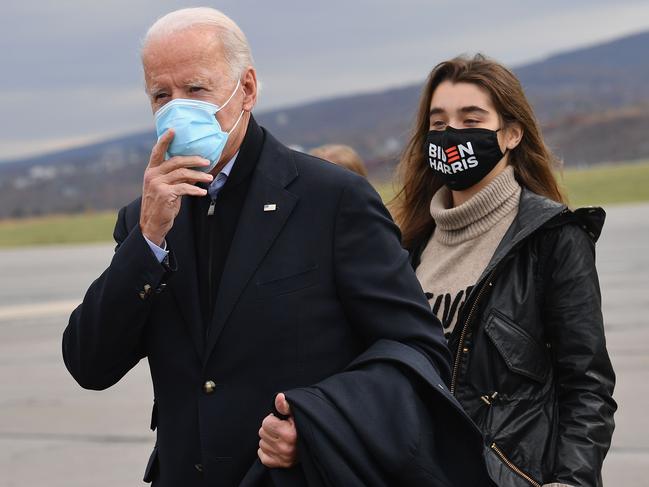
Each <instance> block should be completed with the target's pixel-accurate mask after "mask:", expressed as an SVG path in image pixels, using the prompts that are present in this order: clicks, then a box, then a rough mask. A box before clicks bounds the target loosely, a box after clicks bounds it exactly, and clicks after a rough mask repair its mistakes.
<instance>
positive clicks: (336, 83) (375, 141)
mask: <svg viewBox="0 0 649 487" xmlns="http://www.w3.org/2000/svg"><path fill="white" fill-rule="evenodd" d="M207 4H209V5H210V6H214V7H216V8H219V9H221V10H223V11H224V12H225V13H227V14H228V15H230V16H231V17H232V18H233V19H234V20H235V21H237V22H238V23H239V24H240V26H241V27H242V29H243V30H244V31H245V32H246V34H247V35H248V38H249V41H250V44H251V46H252V50H253V55H254V56H255V60H256V64H257V69H258V73H259V75H260V78H261V80H262V83H263V90H262V93H261V98H260V103H259V105H258V109H257V110H256V111H255V116H256V117H257V119H258V121H259V122H260V123H261V124H262V125H263V126H265V127H266V128H268V129H269V130H270V131H271V132H272V133H273V134H274V135H275V136H277V137H278V138H279V139H280V140H282V141H283V142H285V143H287V144H290V145H292V146H294V147H297V148H300V149H302V150H304V151H309V150H311V149H312V148H314V147H316V146H319V145H321V144H331V143H334V144H348V145H350V146H352V147H353V148H355V149H356V150H357V151H358V152H359V154H360V155H361V157H362V158H363V159H364V161H365V162H366V165H367V169H368V172H369V178H370V180H371V181H372V182H373V183H374V184H375V186H376V187H377V189H378V190H379V191H380V192H381V194H382V195H383V196H384V198H385V199H386V201H387V200H389V198H390V196H391V195H392V194H393V191H394V186H393V172H394V168H395V165H396V162H397V161H398V156H399V152H400V150H401V148H402V146H403V143H404V141H405V140H406V138H407V136H408V130H409V128H410V124H411V123H412V121H413V119H414V113H415V110H416V105H417V99H418V96H419V91H420V87H421V85H422V82H423V78H424V76H425V75H426V74H427V73H428V72H429V71H430V69H431V68H432V67H433V66H434V65H435V64H436V63H438V62H439V61H442V60H444V59H447V58H450V57H453V56H455V55H458V54H461V53H475V52H483V53H485V54H487V55H489V56H491V57H494V58H496V59H498V60H500V61H503V62H505V63H507V64H508V65H509V66H512V67H513V68H514V70H515V72H516V74H517V75H518V76H519V77H520V79H521V81H522V83H523V85H524V88H525V89H526V92H527V94H528V96H529V98H530V99H531V101H532V102H533V104H534V107H535V110H536V113H537V115H538V117H539V119H540V122H541V124H542V126H543V129H544V134H545V136H546V139H547V141H548V143H549V145H550V146H551V147H552V148H553V150H554V151H555V152H556V153H557V154H558V155H559V156H560V157H561V158H562V159H563V160H564V163H565V169H564V171H563V174H562V175H561V177H562V180H563V184H564V185H565V186H566V188H567V190H568V194H569V195H570V198H571V202H572V203H573V205H575V206H580V205H584V204H595V205H602V206H604V207H605V208H606V209H607V211H608V214H609V216H608V221H607V224H606V225H605V227H604V232H603V235H602V239H601V241H600V243H599V244H598V266H599V270H600V277H601V285H602V292H603V298H604V315H605V321H606V327H607V336H608V340H609V350H610V352H611V355H612V359H613V363H614V366H615V368H616V371H617V374H618V387H617V390H616V394H615V396H616V399H617V401H618V403H619V405H620V409H619V412H618V415H617V423H618V428H617V431H616V433H615V435H614V441H613V447H612V450H611V452H610V454H609V457H608V459H607V461H606V463H605V480H606V484H607V485H624V486H625V487H640V486H646V485H647V480H646V479H647V478H649V419H647V415H646V411H647V410H649V382H647V377H648V375H647V374H648V373H649V351H648V350H647V345H648V344H649V318H647V316H649V255H648V253H647V250H648V249H649V2H647V1H632V0H620V1H613V0H575V1H573V2H562V1H559V0H548V1H546V2H516V1H514V0H502V1H498V2H478V1H477V0H474V1H466V0H455V1H450V0H448V1H447V0H439V1H435V2H430V1H427V0H402V1H398V2H397V1H385V0H376V1H368V0H359V1H357V2H348V1H347V2H345V1H341V0H330V1H328V2H299V1H297V0H291V1H289V0H276V1H273V2H254V1H250V0H243V1H242V0H238V1H234V0H222V1H219V2H207ZM193 5H195V4H194V2H189V1H181V0H177V1H172V0H162V1H161V0H158V1H154V0H129V1H126V0H111V1H109V2H83V1H81V0H58V1H54V0H40V1H39V0H23V1H21V2H17V1H15V2H14V1H10V2H8V4H3V13H2V18H0V66H2V70H1V72H2V75H1V76H0V104H1V106H2V110H1V113H2V116H1V117H0V487H9V486H28V485H47V486H52V487H57V486H61V487H76V486H79V487H81V486H83V487H89V486H97V487H103V486H115V485H119V486H122V485H139V482H140V479H141V474H142V473H143V470H144V465H145V463H146V459H147V458H148V453H149V451H150V449H151V446H152V444H153V441H154V436H153V434H152V433H151V432H150V431H148V424H149V418H148V415H149V413H150V406H151V401H152V392H151V384H150V380H149V378H148V371H147V367H146V363H144V362H143V363H141V364H140V365H138V366H137V367H136V368H135V369H134V370H133V371H132V372H131V373H130V374H129V375H128V376H127V377H126V378H125V379H124V380H123V381H122V382H121V383H119V384H118V385H117V386H115V387H114V388H112V389H111V390H109V391H104V392H101V393H98V392H89V391H83V390H81V389H80V388H79V387H78V386H77V385H76V384H75V383H74V382H73V380H72V378H71V377H70V376H69V375H68V374H67V371H66V370H65V367H64V365H63V362H62V359H61V353H60V337H61V333H62V331H63V329H64V327H65V325H66V324H67V316H68V315H69V313H70V311H71V310H72V309H73V307H74V306H76V305H77V304H78V303H79V302H80V301H81V299H82V297H83V292H84V291H85V289H86V288H87V286H88V285H89V284H90V282H91V281H92V280H93V279H94V278H95V277H96V276H98V275H99V273H100V272H101V271H102V270H103V269H104V268H105V267H106V266H107V265H108V263H109V261H110V257H111V253H112V244H111V243H110V240H111V235H112V227H113V224H114V221H115V215H116V210H117V209H118V208H119V207H121V206H123V205H125V204H126V203H128V202H129V201H130V200H132V199H133V198H135V197H137V196H138V194H139V192H140V188H141V176H142V172H143V170H144V167H145V166H146V163H147V161H148V155H149V151H150V149H151V146H152V144H153V143H154V139H155V136H154V130H153V123H152V115H151V113H150V108H149V105H148V101H147V98H146V95H145V93H144V90H143V81H142V73H141V68H140V66H139V52H138V49H139V42H140V39H141V37H142V36H143V34H144V32H145V31H146V29H147V27H148V26H149V25H150V24H151V23H152V22H153V21H154V20H155V19H156V18H157V17H159V16H160V15H162V14H164V13H166V12H168V11H171V10H174V9H176V8H182V7H186V6H193ZM43 244H50V245H47V246H45V245H43Z"/></svg>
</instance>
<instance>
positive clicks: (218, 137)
mask: <svg viewBox="0 0 649 487" xmlns="http://www.w3.org/2000/svg"><path fill="white" fill-rule="evenodd" d="M239 85H240V81H237V86H236V88H235V89H234V91H233V92H232V94H231V95H230V98H228V99H227V101H226V102H225V103H224V104H223V105H221V106H218V105H214V104H213V103H208V102H206V101H200V100H191V99H184V98H176V99H175V100H172V101H170V102H169V103H167V104H166V105H164V106H163V107H162V108H160V109H159V110H158V111H157V112H156V113H155V128H156V133H157V135H158V139H160V137H161V136H162V134H164V133H165V132H166V131H167V130H169V129H174V138H173V140H172V141H171V144H170V145H169V149H168V150H167V157H166V158H167V159H169V158H170V157H175V156H199V157H203V158H204V159H207V160H209V161H210V165H209V166H205V167H197V168H195V169H198V170H200V171H204V172H210V171H211V170H212V169H214V166H216V164H217V163H218V162H219V159H220V158H221V153H222V152H223V148H224V147H225V144H226V142H227V141H228V136H229V135H230V134H231V133H232V132H233V131H234V129H235V128H236V127H237V125H238V124H239V121H240V120H241V117H242V116H243V110H241V113H240V114H239V118H238V119H237V121H236V123H235V124H234V126H233V127H232V128H231V129H230V131H229V132H224V131H223V130H222V129H221V125H220V124H219V121H218V120H217V119H216V113H217V112H218V111H219V110H222V109H223V108H225V107H226V105H227V104H228V103H230V100H232V97H233V96H234V95H235V93H236V92H237V90H238V89H239Z"/></svg>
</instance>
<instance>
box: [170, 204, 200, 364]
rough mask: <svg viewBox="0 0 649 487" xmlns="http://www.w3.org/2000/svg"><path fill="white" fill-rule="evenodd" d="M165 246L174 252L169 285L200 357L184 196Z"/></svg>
mask: <svg viewBox="0 0 649 487" xmlns="http://www.w3.org/2000/svg"><path fill="white" fill-rule="evenodd" d="M167 245H168V246H169V248H170V249H172V250H173V252H174V257H175V259H176V264H177V266H178V270H177V271H176V272H175V273H174V275H173V277H172V278H173V285H172V286H170V288H171V290H172V292H173V295H174V297H175V298H176V302H177V304H178V307H179V308H180V311H181V313H182V316H183V318H184V319H185V325H186V326H187V330H188V332H189V334H190V335H191V338H192V342H193V343H194V347H195V348H196V352H197V353H198V355H199V357H200V358H201V360H202V359H203V347H204V340H203V324H202V321H201V316H200V309H201V308H200V301H199V296H198V277H197V274H196V247H195V245H194V229H193V227H192V219H191V202H190V201H189V198H188V197H186V196H184V197H183V201H182V203H181V207H180V212H179V213H178V216H177V217H176V220H175V221H174V226H173V227H172V229H171V231H170V232H169V234H168V235H167Z"/></svg>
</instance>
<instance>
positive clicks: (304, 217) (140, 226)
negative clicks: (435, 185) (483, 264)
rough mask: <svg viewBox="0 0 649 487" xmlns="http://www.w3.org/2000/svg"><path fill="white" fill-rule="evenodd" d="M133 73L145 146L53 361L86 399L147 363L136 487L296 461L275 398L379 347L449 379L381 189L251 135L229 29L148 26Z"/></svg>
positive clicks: (248, 104)
mask: <svg viewBox="0 0 649 487" xmlns="http://www.w3.org/2000/svg"><path fill="white" fill-rule="evenodd" d="M142 63H143V67H144V77H145V81H146V90H147V93H148V95H149V99H150V103H151V108H152V110H153V112H154V113H155V119H156V129H157V131H158V135H159V138H158V142H157V144H156V145H155V146H154V147H153V150H152V152H151V157H150V161H149V164H148V166H147V168H146V170H145V173H144V184H143V188H142V197H141V198H140V199H138V200H136V201H134V202H132V203H131V204H129V205H128V206H126V207H124V208H122V210H121V211H120V212H119V216H118V219H117V223H116V226H115V231H114V237H115V240H116V242H117V247H116V250H115V254H114V256H113V259H112V261H111V263H110V265H109V267H108V268H107V269H106V270H105V271H104V273H103V274H101V276H99V278H98V279H97V280H96V281H94V282H93V283H92V284H91V285H90V288H89V289H88V291H87V294H86V295H85V297H84V300H83V303H82V304H81V305H80V306H79V307H78V308H77V309H76V310H75V311H74V312H73V313H72V316H71V317H70V321H69V324H68V327H67V328H66V330H65V333H64V336H63V356H64V360H65V363H66V366H67V367H68V369H69V371H70V373H71V374H72V375H73V376H74V378H75V379H76V380H77V381H78V382H79V384H80V385H81V386H83V387H85V388H88V389H95V390H101V389H106V388H108V387H110V386H112V385H113V384H115V383H117V382H118V381H119V380H120V379H121V378H122V377H123V376H124V375H125V374H126V373H127V372H128V371H129V370H130V369H131V368H132V367H133V366H134V365H135V364H137V363H138V361H139V360H140V359H142V358H143V357H147V359H148V362H149V366H150V370H151V376H152V380H153V387H154V407H153V414H152V428H154V429H155V428H156V427H157V442H156V446H155V449H154V451H153V453H152V455H151V458H150V460H149V464H148V466H147V470H146V474H145V480H146V481H153V482H154V484H155V485H157V486H159V487H165V486H168V487H179V486H183V487H188V486H189V487H191V486H203V485H205V486H207V485H210V486H216V485H219V486H235V485H239V483H240V482H241V480H242V478H243V477H244V476H245V475H246V472H247V471H248V470H249V468H250V466H251V465H252V464H253V463H255V460H256V459H257V456H259V457H260V458H261V461H262V462H263V464H264V465H265V466H266V467H275V468H280V467H291V466H293V465H295V464H296V462H298V461H299V459H296V458H295V455H294V454H293V453H292V452H293V451H294V448H292V445H294V444H295V435H296V428H295V423H294V421H293V418H292V417H291V411H290V408H289V404H288V403H287V401H286V399H285V397H284V395H283V394H278V393H281V392H285V391H288V390H289V389H291V388H295V387H298V386H306V385H310V384H315V383H317V382H318V381H321V380H323V379H325V378H327V377H330V376H332V375H335V374H337V373H339V372H340V371H342V370H343V369H344V368H345V366H346V365H347V364H349V363H350V362H351V361H352V360H353V359H354V358H355V357H357V356H358V355H359V354H360V353H361V352H363V351H364V350H366V349H367V348H368V347H369V346H370V345H371V344H373V343H375V342H376V341H377V340H380V339H388V340H392V341H397V342H399V343H401V344H407V345H408V346H409V347H412V348H413V349H416V350H418V351H420V352H421V354H422V355H424V356H425V357H426V358H427V360H428V361H429V363H430V364H432V366H433V367H434V370H436V371H438V373H439V374H440V376H441V377H443V378H447V376H448V372H449V371H448V355H447V350H446V347H445V343H444V339H443V337H442V333H441V328H440V325H439V322H438V321H437V320H436V319H435V318H434V316H433V315H432V313H431V311H430V309H429V306H428V303H427V301H426V298H425V297H424V295H423V293H422V291H421V288H420V286H419V284H418V282H417V279H416V278H415V276H414V274H413V272H412V270H411V268H410V266H409V264H408V256H407V254H406V252H405V251H403V250H402V249H401V247H400V243H399V233H398V230H397V228H396V227H395V225H394V224H393V222H392V220H391V219H390V216H389V214H388V213H387V211H386V210H385V208H384V206H383V204H382V203H381V201H380V199H379V197H378V195H377V194H376V192H375V191H374V190H373V189H372V188H371V186H370V185H369V184H368V183H367V182H366V181H365V179H364V178H361V177H359V176H357V175H355V174H353V173H351V172H349V171H345V170H342V169H340V168H338V167H336V166H335V165H333V164H328V163H325V162H322V161H320V160H318V159H316V158H314V157H311V156H308V155H305V154H301V153H298V152H294V151H291V150H289V149H288V148H287V147H285V146H284V145H282V144H281V143H280V142H278V141H277V140H276V139H275V138H273V136H272V135H271V134H270V133H268V132H267V131H266V130H264V129H263V128H261V127H259V126H258V125H257V123H256V122H255V120H254V118H253V116H252V114H251V111H252V109H253V107H254V106H255V102H256V100H257V93H258V84H257V75H256V72H255V68H254V66H253V62H252V57H251V54H250V49H249V47H248V44H247V41H246V38H245V36H244V34H243V33H242V32H241V30H240V29H239V28H238V27H237V25H236V24H235V23H234V22H233V21H232V20H230V19H229V18H228V17H226V16H225V15H223V14H222V13H220V12H219V11H216V10H213V9H208V8H198V9H185V10H179V11H176V12H172V13H170V14H168V15H166V16H164V17H162V18H161V19H159V20H158V21H157V22H156V23H155V24H154V25H153V26H152V27H151V28H150V30H149V31H148V33H147V35H146V38H145V40H144V43H143V47H142ZM440 387H441V385H440ZM273 403H274V405H275V408H276V409H277V411H275V412H276V413H277V412H279V413H282V414H277V417H275V416H273V415H270V416H269V413H271V411H272V410H273ZM283 415H286V417H283ZM393 416H394V421H398V414H394V415H393ZM280 418H281V419H280ZM262 422H263V424H264V427H263V428H261V430H260V427H261V425H262ZM377 427H380V425H377ZM297 434H298V435H299V428H298V431H297ZM259 435H261V440H260V438H259ZM260 445H261V447H260ZM297 469H299V466H298V467H297ZM284 471H287V470H284ZM267 482H268V483H267V484H266V483H264V484H263V485H272V483H270V482H271V480H270V479H268V480H267Z"/></svg>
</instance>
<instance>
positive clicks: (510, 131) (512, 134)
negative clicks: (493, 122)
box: [505, 122, 524, 150]
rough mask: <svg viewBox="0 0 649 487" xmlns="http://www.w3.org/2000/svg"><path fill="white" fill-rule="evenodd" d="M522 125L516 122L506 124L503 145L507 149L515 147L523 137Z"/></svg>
mask: <svg viewBox="0 0 649 487" xmlns="http://www.w3.org/2000/svg"><path fill="white" fill-rule="evenodd" d="M523 133H524V130H523V127H521V124H520V123H518V122H513V123H510V124H508V125H507V128H506V129H505V147H506V148H507V149H509V150H512V149H514V148H516V146H517V145H518V144H520V143H521V139H522V138H523Z"/></svg>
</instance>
